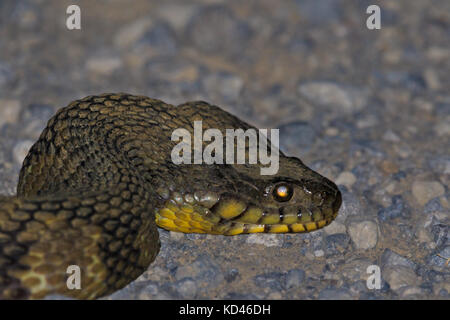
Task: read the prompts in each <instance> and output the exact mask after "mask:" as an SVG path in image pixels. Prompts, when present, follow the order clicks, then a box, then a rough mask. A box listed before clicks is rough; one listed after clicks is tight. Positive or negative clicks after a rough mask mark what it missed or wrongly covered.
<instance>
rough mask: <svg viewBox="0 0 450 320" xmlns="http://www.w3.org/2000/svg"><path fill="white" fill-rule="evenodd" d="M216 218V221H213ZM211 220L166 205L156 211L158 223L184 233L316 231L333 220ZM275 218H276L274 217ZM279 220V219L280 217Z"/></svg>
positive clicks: (223, 233)
mask: <svg viewBox="0 0 450 320" xmlns="http://www.w3.org/2000/svg"><path fill="white" fill-rule="evenodd" d="M211 220H215V221H211ZM211 220H209V219H208V218H207V217H205V216H203V215H201V214H199V213H197V212H195V211H192V210H184V208H183V207H181V208H177V207H175V206H172V207H170V208H169V207H167V206H166V207H164V208H162V209H160V210H158V211H157V212H156V224H157V225H158V226H159V227H160V228H163V229H166V230H169V231H177V232H184V233H210V234H222V235H230V236H232V235H237V234H242V233H262V232H265V233H300V232H309V231H314V230H317V229H320V228H323V227H325V226H326V225H328V224H329V223H330V222H331V220H320V221H318V222H313V221H309V222H304V223H300V222H296V223H290V224H283V223H274V224H264V223H263V224H256V223H246V222H240V221H222V222H221V223H219V222H218V221H217V219H211ZM274 220H275V219H274ZM278 221H279V219H278Z"/></svg>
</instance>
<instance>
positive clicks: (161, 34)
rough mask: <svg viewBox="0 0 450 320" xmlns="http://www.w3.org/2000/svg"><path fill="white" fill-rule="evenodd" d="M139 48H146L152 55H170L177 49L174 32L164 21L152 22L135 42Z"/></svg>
mask: <svg viewBox="0 0 450 320" xmlns="http://www.w3.org/2000/svg"><path fill="white" fill-rule="evenodd" d="M136 45H137V47H139V49H140V50H148V51H150V52H149V53H150V54H152V55H156V54H162V55H171V54H175V53H176V51H177V40H176V36H175V32H174V31H173V30H172V28H171V27H170V25H169V24H167V23H165V22H162V21H160V22H158V23H154V24H153V25H152V27H151V28H149V29H148V30H146V31H145V32H144V34H143V35H142V37H141V38H140V39H139V40H138V41H137V43H136Z"/></svg>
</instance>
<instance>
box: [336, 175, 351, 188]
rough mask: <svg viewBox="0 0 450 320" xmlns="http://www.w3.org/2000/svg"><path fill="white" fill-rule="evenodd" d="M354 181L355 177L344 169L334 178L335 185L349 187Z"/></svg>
mask: <svg viewBox="0 0 450 320" xmlns="http://www.w3.org/2000/svg"><path fill="white" fill-rule="evenodd" d="M355 182H356V177H355V175H354V174H353V173H351V172H349V171H344V172H342V173H341V174H339V176H338V177H337V178H336V180H335V183H336V184H337V185H344V186H346V187H347V188H350V187H351V186H352V185H353V184H354V183H355Z"/></svg>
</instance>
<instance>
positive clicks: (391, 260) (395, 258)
mask: <svg viewBox="0 0 450 320" xmlns="http://www.w3.org/2000/svg"><path fill="white" fill-rule="evenodd" d="M381 265H382V267H385V266H405V267H408V268H412V269H414V268H415V267H416V264H415V263H414V262H413V261H411V260H410V259H407V258H405V257H403V256H401V255H399V254H398V253H396V252H394V251H392V250H391V249H385V250H384V252H383V254H382V255H381Z"/></svg>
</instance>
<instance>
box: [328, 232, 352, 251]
mask: <svg viewBox="0 0 450 320" xmlns="http://www.w3.org/2000/svg"><path fill="white" fill-rule="evenodd" d="M325 243H326V244H325V254H326V255H327V256H334V255H337V254H342V253H344V252H345V251H346V250H347V249H348V247H349V245H350V237H349V236H348V235H347V234H345V233H336V234H332V235H329V236H327V237H326V238H325Z"/></svg>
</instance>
